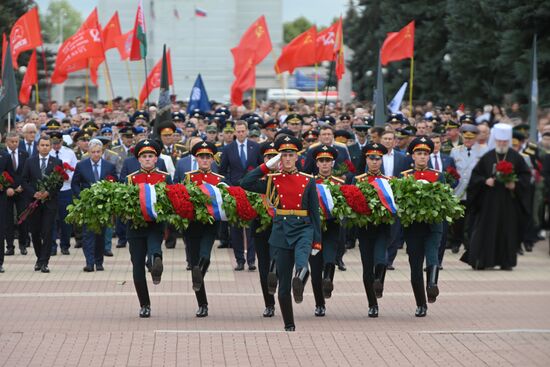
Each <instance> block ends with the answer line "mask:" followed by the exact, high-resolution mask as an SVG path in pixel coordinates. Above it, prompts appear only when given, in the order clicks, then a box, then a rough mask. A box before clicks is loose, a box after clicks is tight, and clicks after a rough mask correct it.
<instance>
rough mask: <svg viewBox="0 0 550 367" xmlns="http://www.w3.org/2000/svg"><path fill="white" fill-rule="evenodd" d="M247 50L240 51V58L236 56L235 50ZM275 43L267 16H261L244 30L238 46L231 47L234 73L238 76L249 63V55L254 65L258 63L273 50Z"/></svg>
mask: <svg viewBox="0 0 550 367" xmlns="http://www.w3.org/2000/svg"><path fill="white" fill-rule="evenodd" d="M235 49H239V50H246V51H247V52H238V55H239V57H240V58H239V59H237V58H236V57H235V52H233V50H235ZM272 49H273V45H272V44H271V37H270V36H269V30H268V29H267V24H266V22H265V16H263V15H262V16H261V17H259V18H258V19H256V21H255V22H254V23H252V25H251V26H250V27H249V28H248V29H247V30H246V32H244V34H243V35H242V37H241V40H240V42H239V44H238V45H237V47H235V48H233V49H231V52H232V53H233V57H234V59H235V66H234V68H233V75H235V76H236V77H238V76H239V75H240V74H241V71H242V70H243V68H244V66H245V65H246V64H247V62H248V59H249V56H252V62H253V64H254V65H258V64H259V63H260V62H262V60H263V59H265V57H266V56H267V55H268V54H269V53H270V52H271V50H272Z"/></svg>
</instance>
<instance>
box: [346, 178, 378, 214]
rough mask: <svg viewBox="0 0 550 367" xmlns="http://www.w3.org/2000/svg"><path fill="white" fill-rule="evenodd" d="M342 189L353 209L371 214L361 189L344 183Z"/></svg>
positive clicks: (360, 212) (359, 212)
mask: <svg viewBox="0 0 550 367" xmlns="http://www.w3.org/2000/svg"><path fill="white" fill-rule="evenodd" d="M340 191H341V192H342V194H343V195H344V198H345V199H346V203H347V204H348V205H349V206H350V207H351V209H352V210H353V211H354V212H356V213H358V214H362V215H369V214H370V213H371V210H370V208H369V205H368V203H367V200H366V199H365V197H364V196H363V193H362V192H361V190H360V189H359V188H358V187H357V186H355V185H342V186H340Z"/></svg>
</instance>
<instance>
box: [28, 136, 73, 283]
mask: <svg viewBox="0 0 550 367" xmlns="http://www.w3.org/2000/svg"><path fill="white" fill-rule="evenodd" d="M51 149H52V145H51V142H50V137H49V136H41V137H40V139H39V140H38V155H36V156H34V157H31V158H29V159H27V161H26V162H25V167H23V175H22V176H23V177H22V186H23V190H24V193H25V195H26V197H27V198H28V200H30V201H32V200H40V201H41V202H40V204H39V205H38V207H37V208H36V210H35V211H34V212H33V213H32V214H31V215H30V216H29V218H27V220H28V221H29V222H28V224H29V228H30V232H31V236H32V243H33V246H34V252H35V255H36V258H37V261H36V264H35V265H34V270H35V271H38V270H40V271H42V272H43V273H49V272H50V269H49V268H48V262H49V261H50V254H51V246H52V233H51V230H52V226H53V222H54V220H55V216H56V213H57V195H58V193H59V190H60V189H61V186H63V182H60V183H59V184H58V185H57V186H56V187H53V188H51V189H50V191H39V190H38V182H39V181H40V180H42V179H43V178H44V177H45V176H48V175H50V174H51V173H52V172H53V170H54V167H55V166H60V167H63V164H62V163H61V161H60V160H59V159H57V158H55V157H52V156H50V150H51Z"/></svg>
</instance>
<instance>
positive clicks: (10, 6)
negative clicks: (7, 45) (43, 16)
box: [0, 0, 34, 52]
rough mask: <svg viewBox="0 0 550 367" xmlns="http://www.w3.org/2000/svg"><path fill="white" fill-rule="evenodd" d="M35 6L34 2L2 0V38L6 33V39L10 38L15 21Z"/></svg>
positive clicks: (27, 0)
mask: <svg viewBox="0 0 550 367" xmlns="http://www.w3.org/2000/svg"><path fill="white" fill-rule="evenodd" d="M33 4H34V1H33V0H2V2H0V36H1V33H5V34H6V37H7V36H9V34H10V31H11V27H12V26H13V24H14V23H15V21H16V20H17V19H18V18H19V17H20V16H21V15H23V14H25V13H26V12H27V10H29V9H30V8H31V5H33ZM0 52H1V50H0Z"/></svg>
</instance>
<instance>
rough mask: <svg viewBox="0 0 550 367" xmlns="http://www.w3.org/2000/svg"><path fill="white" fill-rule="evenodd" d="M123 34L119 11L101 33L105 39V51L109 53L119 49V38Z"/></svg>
mask: <svg viewBox="0 0 550 367" xmlns="http://www.w3.org/2000/svg"><path fill="white" fill-rule="evenodd" d="M121 34H122V32H121V31H120V20H119V18H118V11H115V13H114V14H113V16H112V17H111V19H110V20H109V21H108V22H107V24H106V25H105V27H104V28H103V31H102V32H101V37H102V38H103V49H104V50H105V51H107V50H110V49H112V48H115V47H117V38H118V37H120V35H121Z"/></svg>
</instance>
